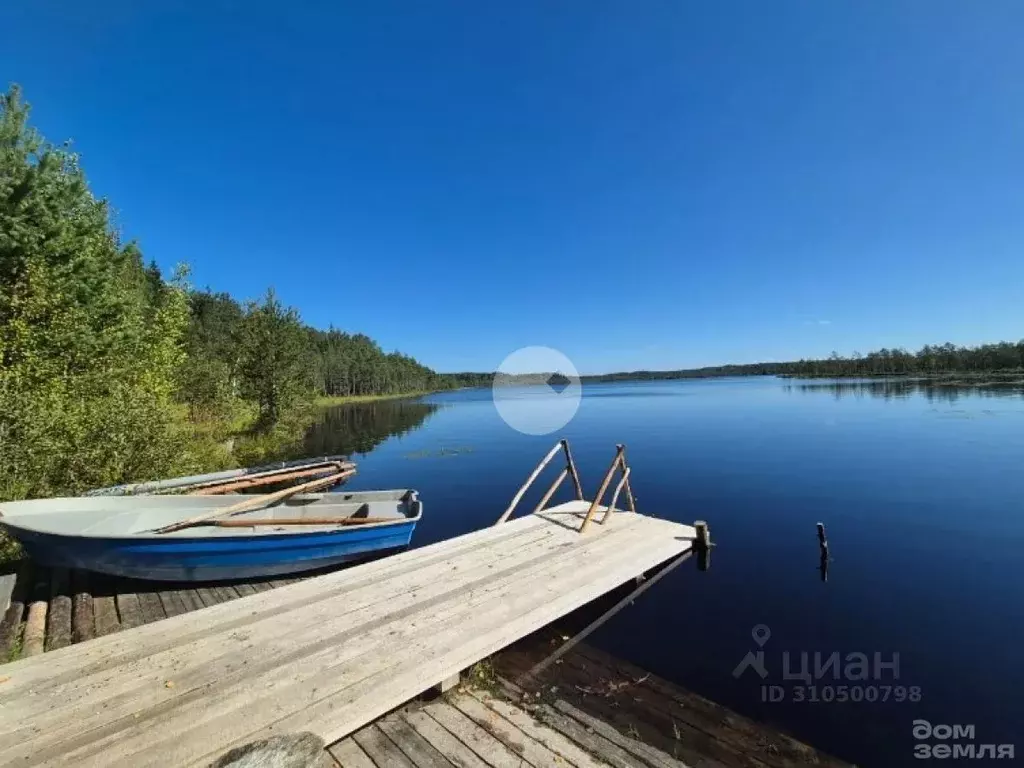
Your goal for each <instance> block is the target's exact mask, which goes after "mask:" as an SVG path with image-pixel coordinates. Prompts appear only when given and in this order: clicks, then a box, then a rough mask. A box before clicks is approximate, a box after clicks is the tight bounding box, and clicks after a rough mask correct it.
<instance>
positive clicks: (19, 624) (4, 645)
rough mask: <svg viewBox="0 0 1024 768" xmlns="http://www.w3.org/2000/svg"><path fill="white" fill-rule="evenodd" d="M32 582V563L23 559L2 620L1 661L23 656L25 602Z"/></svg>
mask: <svg viewBox="0 0 1024 768" xmlns="http://www.w3.org/2000/svg"><path fill="white" fill-rule="evenodd" d="M32 583H33V581H32V564H31V563H30V562H29V561H28V560H23V561H22V562H21V563H20V564H19V565H18V570H17V572H16V574H15V581H14V589H13V591H12V592H11V600H10V605H9V606H7V610H6V611H4V613H3V618H2V620H0V663H3V662H5V661H12V660H14V659H15V658H18V657H19V656H21V645H22V633H23V632H24V629H25V625H24V623H23V622H24V618H25V603H26V601H27V600H28V598H29V595H30V592H31V585H32Z"/></svg>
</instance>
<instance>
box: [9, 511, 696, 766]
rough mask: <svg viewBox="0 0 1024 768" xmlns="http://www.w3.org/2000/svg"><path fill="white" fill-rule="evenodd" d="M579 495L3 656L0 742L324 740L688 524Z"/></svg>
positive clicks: (665, 547)
mask: <svg viewBox="0 0 1024 768" xmlns="http://www.w3.org/2000/svg"><path fill="white" fill-rule="evenodd" d="M588 506H589V504H587V503H586V502H582V501H579V502H569V503H568V504H563V505H560V506H558V507H554V508H551V509H549V510H546V511H544V512H542V513H539V514H535V515H530V516H527V517H523V518H520V519H517V520H513V521H511V522H508V523H504V524H503V525H500V526H497V527H493V528H488V529H485V530H482V531H477V532H475V533H471V534H468V535H466V536H461V537H458V538H455V539H451V540H448V541H445V542H440V543H438V544H434V545H431V546H428V547H424V548H422V549H417V550H412V551H409V552H405V553H402V554H399V555H396V556H394V557H390V558H386V559H383V560H379V561H376V562H373V563H368V564H365V565H361V566H357V567H355V568H350V569H346V570H341V571H337V572H334V573H331V574H328V575H324V576H321V577H318V578H314V579H308V580H305V581H300V582H298V583H294V584H290V585H287V586H283V587H281V588H279V589H272V590H268V591H264V592H259V593H256V590H255V588H254V589H253V591H254V594H250V595H248V596H246V597H244V598H241V599H237V600H233V601H231V602H227V603H223V604H216V605H212V606H211V607H208V608H206V609H205V610H202V611H193V612H186V613H182V614H180V615H177V616H174V617H172V618H168V619H167V620H165V621H160V622H156V623H152V624H147V625H145V626H140V627H137V628H134V629H131V630H130V631H122V632H117V633H113V634H108V635H106V636H103V637H98V638H96V639H94V640H92V641H91V642H86V643H80V644H73V645H70V646H67V647H63V648H60V649H57V650H54V651H53V652H51V653H46V654H41V655H37V656H33V657H31V658H25V659H21V660H19V661H15V662H13V663H11V664H8V665H6V666H4V667H2V668H0V677H2V678H4V681H3V684H2V685H0V754H3V756H4V762H7V763H13V764H17V765H21V766H35V765H55V764H66V763H75V764H77V765H85V766H87V765H97V766H99V765H103V766H115V765H125V766H129V765H130V766H145V765H161V766H166V765H203V764H208V763H209V762H210V761H211V760H212V759H214V758H215V757H216V756H218V755H220V754H222V753H223V752H225V751H226V750H227V749H229V748H231V747H233V746H237V745H239V744H242V743H245V742H248V741H252V740H254V739H258V738H262V737H265V736H268V735H272V734H277V733H289V732H295V731H311V732H312V733H314V734H316V735H317V736H319V737H321V738H323V739H324V740H325V742H328V743H330V742H334V741H337V740H338V739H341V738H343V737H345V736H348V735H349V734H352V733H354V732H357V731H359V729H361V728H363V727H364V726H366V725H367V724H368V723H371V722H372V721H373V720H374V719H376V718H378V717H381V716H382V715H385V714H386V713H388V712H389V711H391V710H392V709H394V708H396V707H398V706H399V705H401V704H403V703H405V702H407V701H409V700H410V699H412V698H414V697H416V696H417V695H419V694H420V693H421V692H423V691H424V690H427V689H429V688H431V687H432V686H435V685H437V684H439V683H441V682H442V681H444V680H446V679H447V678H449V677H451V676H452V675H453V674H456V673H457V672H459V671H460V670H463V669H466V668H467V667H469V666H471V665H472V664H474V663H475V662H477V661H479V660H481V659H483V658H485V657H487V656H489V655H490V654H492V653H494V652H495V651H497V650H499V649H501V648H504V647H506V646H508V645H509V644H511V643H513V642H514V641H516V640H518V639H519V638H521V637H524V636H526V635H528V634H530V633H531V632H534V631H535V630H537V629H539V628H540V627H543V626H545V625H547V624H548V623H550V622H551V621H554V620H555V619H558V618H559V617H561V616H563V615H565V614H567V613H569V612H570V611H572V610H574V609H576V608H578V607H579V606H581V605H584V604H585V603H588V602H590V601H591V600H593V599H595V598H596V597H599V596H600V595H602V594H604V593H606V592H608V591H610V590H612V589H614V588H615V587H616V586H618V585H620V584H622V583H624V582H626V581H628V580H630V579H632V578H634V577H636V576H638V575H640V574H642V573H644V572H646V571H648V570H650V569H652V568H653V567H655V566H656V565H658V564H660V563H663V562H665V561H667V560H669V559H671V558H673V557H676V556H678V555H680V554H682V553H684V552H686V551H688V550H689V549H690V548H691V547H692V545H693V540H694V535H695V531H694V529H693V528H692V527H690V526H686V525H681V524H678V523H671V522H667V521H664V520H658V519H656V518H650V517H645V516H642V515H637V514H634V513H626V512H616V513H615V514H614V515H612V516H611V517H610V518H609V520H608V522H607V523H606V524H604V525H599V524H595V525H592V526H591V527H590V528H589V529H588V530H587V532H586V533H584V534H581V533H579V530H578V529H579V525H580V522H581V520H582V517H583V514H584V513H585V511H586V509H587V508H588ZM158 600H159V596H158ZM140 602H141V601H140ZM161 605H162V601H161ZM71 611H72V613H73V607H72V608H71ZM381 727H383V726H381Z"/></svg>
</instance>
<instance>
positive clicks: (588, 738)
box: [536, 704, 651, 768]
mask: <svg viewBox="0 0 1024 768" xmlns="http://www.w3.org/2000/svg"><path fill="white" fill-rule="evenodd" d="M536 713H537V715H538V716H539V717H540V719H541V721H542V722H544V723H546V724H547V725H549V726H551V727H552V728H554V729H555V730H557V731H558V732H559V733H562V734H564V735H565V736H567V737H568V738H570V739H572V740H573V741H575V742H576V743H577V744H579V745H580V746H581V747H583V748H584V749H586V750H587V751H589V752H590V753H591V754H594V755H597V756H598V757H600V758H601V759H602V760H603V761H605V762H606V763H608V765H611V766H614V768H651V766H650V765H649V764H648V763H645V762H644V761H642V760H641V759H640V758H638V757H635V756H633V755H631V754H630V753H629V752H627V751H626V750H624V749H622V747H620V746H619V745H618V744H615V743H614V742H611V741H609V740H608V739H606V738H605V737H604V736H602V735H601V734H599V733H598V732H597V731H595V730H594V729H593V728H589V727H587V726H584V725H582V724H581V723H580V722H579V721H577V720H573V719H572V718H571V717H569V716H567V715H563V714H562V713H561V712H557V711H556V710H554V709H552V708H551V707H549V706H547V705H546V704H542V705H541V706H539V707H538V708H537V710H536Z"/></svg>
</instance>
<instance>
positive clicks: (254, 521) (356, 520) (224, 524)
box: [194, 517, 407, 528]
mask: <svg viewBox="0 0 1024 768" xmlns="http://www.w3.org/2000/svg"><path fill="white" fill-rule="evenodd" d="M405 519H407V518H404V517H282V518H281V519H279V520H275V519H273V518H271V517H262V518H241V519H239V518H235V519H234V520H205V521H203V522H200V523H194V525H215V526H217V527H218V528H248V527H249V526H253V525H368V524H370V523H397V522H399V521H401V520H405Z"/></svg>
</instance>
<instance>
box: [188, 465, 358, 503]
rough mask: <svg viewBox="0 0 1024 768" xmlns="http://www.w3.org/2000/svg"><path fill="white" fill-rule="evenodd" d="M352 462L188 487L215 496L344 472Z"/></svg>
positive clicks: (192, 493)
mask: <svg viewBox="0 0 1024 768" xmlns="http://www.w3.org/2000/svg"><path fill="white" fill-rule="evenodd" d="M354 467H355V464H353V463H352V462H348V461H346V462H340V461H331V462H327V463H320V464H314V465H310V466H308V467H296V468H292V469H275V470H273V471H271V472H260V473H259V474H255V475H246V476H245V477H233V478H231V479H230V480H216V481H214V482H212V483H203V484H201V485H195V486H192V487H190V488H189V489H188V491H187V493H188V495H189V496H214V495H218V494H222V493H230V492H231V491H240V490H242V489H244V488H253V487H256V486H260V485H270V484H271V483H281V482H284V481H285V480H298V479H299V478H300V477H309V476H310V475H322V474H325V473H332V472H344V471H345V470H346V469H353V468H354Z"/></svg>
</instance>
